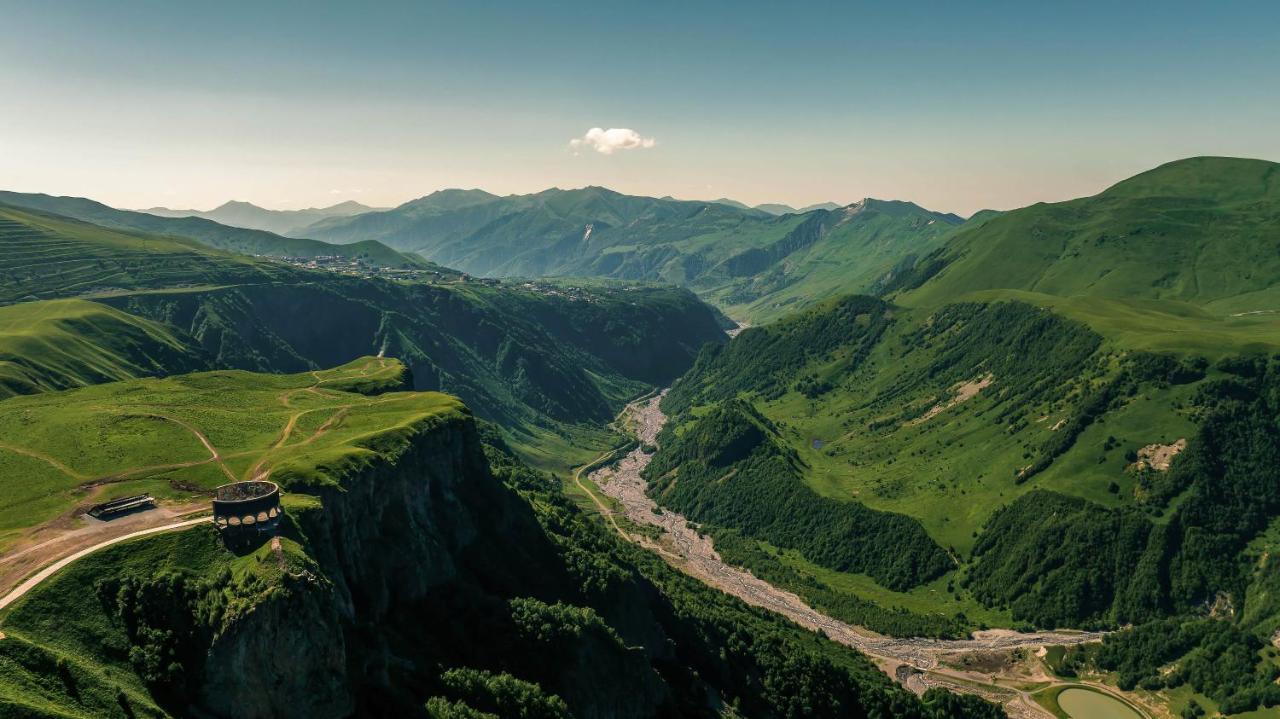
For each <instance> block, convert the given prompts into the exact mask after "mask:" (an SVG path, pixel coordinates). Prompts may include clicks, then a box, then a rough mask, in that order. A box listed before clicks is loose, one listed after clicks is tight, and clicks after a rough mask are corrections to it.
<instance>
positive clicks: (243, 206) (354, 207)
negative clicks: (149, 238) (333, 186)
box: [140, 200, 379, 237]
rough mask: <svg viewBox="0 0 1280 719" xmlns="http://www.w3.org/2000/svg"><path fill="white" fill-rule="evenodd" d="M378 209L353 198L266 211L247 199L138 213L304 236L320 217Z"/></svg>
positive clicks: (362, 212)
mask: <svg viewBox="0 0 1280 719" xmlns="http://www.w3.org/2000/svg"><path fill="white" fill-rule="evenodd" d="M378 210H379V208H376V207H369V206H367V205H362V204H360V203H359V202H356V201H354V200H347V201H346V202H340V203H338V204H336V205H332V206H330V207H310V208H307V209H305V210H268V209H266V208H263V207H258V206H257V205H254V204H252V203H249V202H240V201H237V200H232V201H230V202H226V203H224V204H222V205H219V206H217V207H215V208H213V209H212V210H207V211H201V210H171V209H169V208H167V207H151V208H148V209H145V210H140V212H145V213H147V214H149V215H158V216H160V217H203V218H204V219H206V220H213V221H214V222H217V223H220V224H223V225H230V226H232V227H244V228H247V229H250V230H266V231H267V232H272V233H275V234H277V235H289V236H299V237H301V236H305V235H302V234H299V233H302V232H304V231H305V229H306V227H307V226H309V225H311V224H313V223H316V222H319V221H320V220H323V219H326V218H329V217H352V216H354V215H360V214H364V213H366V212H376V211H378Z"/></svg>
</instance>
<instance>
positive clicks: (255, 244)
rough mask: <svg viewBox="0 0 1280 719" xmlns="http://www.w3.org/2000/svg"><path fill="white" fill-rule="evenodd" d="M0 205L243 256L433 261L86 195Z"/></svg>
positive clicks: (1, 197)
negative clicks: (136, 208) (135, 208)
mask: <svg viewBox="0 0 1280 719" xmlns="http://www.w3.org/2000/svg"><path fill="white" fill-rule="evenodd" d="M0 204H2V205H10V206H13V207H20V208H23V209H27V210H34V211H38V212H44V213H52V214H56V215H61V216H65V217H71V218H75V219H77V220H81V221H83V222H90V223H93V224H95V225H98V226H100V227H106V228H109V229H113V230H119V231H122V232H126V233H128V232H143V233H149V234H153V235H161V236H165V237H170V238H182V239H185V240H194V241H195V242H198V243H200V244H201V245H204V246H205V247H213V248H216V249H220V250H226V251H228V252H236V253H240V254H245V255H264V256H268V257H295V258H314V257H321V256H339V257H346V258H349V259H359V260H362V261H364V262H367V263H368V264H371V265H377V266H381V267H392V268H414V267H416V268H423V269H431V268H432V265H431V264H430V263H428V262H425V261H424V260H422V258H420V257H418V256H417V255H412V254H405V253H402V252H396V251H395V250H393V249H391V248H390V247H387V246H386V245H383V244H381V243H379V242H374V241H364V240H361V241H357V242H352V243H349V244H347V245H331V244H329V243H326V242H319V241H316V240H308V239H303V238H293V237H283V236H281V235H276V234H272V233H270V232H264V231H262V230H252V229H245V228H242V227H231V226H228V225H221V224H218V223H217V222H213V221H211V220H206V219H204V218H200V217H160V216H157V215H152V214H148V213H146V212H131V211H129V210H117V209H115V208H114V207H108V206H106V205H104V204H102V203H100V202H94V201H93V200H88V199H85V198H83V197H54V196H51V195H41V194H31V193H22V192H3V191H0Z"/></svg>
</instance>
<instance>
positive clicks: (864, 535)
mask: <svg viewBox="0 0 1280 719" xmlns="http://www.w3.org/2000/svg"><path fill="white" fill-rule="evenodd" d="M658 444H659V446H661V447H662V449H661V451H660V452H659V453H658V454H657V455H656V456H655V458H654V460H653V462H651V463H650V464H649V466H648V467H647V468H646V469H645V477H646V478H647V479H648V480H649V482H650V486H651V489H650V491H651V493H652V494H653V495H654V497H655V498H657V499H658V502H659V503H660V504H662V505H663V506H667V507H670V508H672V509H674V510H676V511H678V512H680V513H681V514H683V515H685V516H686V517H689V518H690V519H692V520H694V521H696V522H699V523H704V524H706V525H709V527H708V528H709V530H710V531H711V533H712V535H713V536H715V533H716V530H715V528H716V527H727V528H733V529H736V530H738V531H740V532H742V533H744V534H746V535H748V536H751V537H755V538H757V539H762V540H765V541H767V542H769V543H771V544H774V545H776V546H779V547H787V548H794V549H798V550H799V551H800V552H801V553H802V554H804V556H805V557H806V558H808V559H809V560H810V561H812V562H814V563H815V564H819V565H821V566H824V567H829V568H831V569H836V570H839V571H842V572H857V573H863V574H868V575H870V576H871V577H873V578H875V580H876V581H878V582H880V583H881V584H883V585H884V586H886V587H890V588H894V589H905V588H909V587H913V586H915V585H917V584H920V583H921V582H925V581H928V580H930V579H933V578H934V577H937V576H939V575H941V574H942V573H944V572H946V571H947V570H949V569H951V568H952V567H953V566H954V562H953V561H952V560H951V558H950V557H949V556H947V553H946V552H945V551H944V550H943V549H942V548H941V547H939V546H938V545H937V543H935V542H934V541H933V540H932V539H930V538H929V535H928V534H926V533H925V531H924V528H923V527H921V526H920V524H919V522H916V521H915V520H912V519H910V518H909V517H905V516H902V515H898V514H890V513H888V512H877V511H874V510H871V509H868V508H867V507H865V506H863V505H861V504H859V503H857V502H838V501H835V500H832V499H827V498H824V497H820V496H818V495H817V494H815V493H814V492H813V490H811V489H810V488H809V487H807V486H805V484H804V481H803V480H802V478H801V468H800V467H799V466H798V462H799V460H798V458H797V457H796V456H795V453H794V452H793V451H791V450H789V449H788V448H787V447H786V445H784V444H783V443H781V442H780V441H779V440H778V438H777V434H776V431H775V429H774V428H773V427H772V425H771V424H770V422H769V421H768V420H767V419H765V418H764V417H762V416H761V415H760V414H759V413H758V412H756V411H755V409H754V408H752V407H751V405H750V404H748V403H746V402H743V401H741V400H728V401H726V402H722V403H720V404H717V405H714V406H713V407H712V408H711V409H710V411H708V412H707V413H705V414H704V415H702V416H700V417H697V418H696V419H693V420H692V421H691V422H689V423H688V424H687V425H686V426H683V427H680V428H679V430H678V431H677V429H676V425H674V424H671V425H668V428H666V429H664V430H663V431H662V433H661V434H660V435H659V436H658Z"/></svg>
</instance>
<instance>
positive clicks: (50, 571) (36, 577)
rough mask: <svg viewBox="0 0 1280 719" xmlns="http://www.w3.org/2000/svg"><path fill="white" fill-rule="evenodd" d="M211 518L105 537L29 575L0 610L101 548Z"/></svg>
mask: <svg viewBox="0 0 1280 719" xmlns="http://www.w3.org/2000/svg"><path fill="white" fill-rule="evenodd" d="M211 519H212V518H211V517H200V518H199V519H187V520H184V521H181V522H174V523H172V524H165V525H162V526H159V527H150V528H148V529H140V530H138V531H136V532H130V533H129V534H122V535H120V536H118V537H112V538H110V539H105V540H103V541H101V542H98V543H97V544H94V545H91V546H89V547H86V548H84V549H81V550H80V551H78V552H76V553H75V554H70V555H68V556H66V557H63V558H62V559H59V560H58V561H56V562H54V563H53V564H50V565H49V566H47V567H45V568H44V569H41V570H40V571H38V572H36V573H35V574H33V575H31V577H29V578H28V579H27V580H26V581H24V582H23V583H22V584H19V585H18V586H17V587H14V589H13V591H11V592H9V593H8V594H6V595H5V596H4V597H3V598H0V610H3V609H4V608H5V607H8V606H9V605H10V604H13V603H14V602H16V601H18V600H19V599H21V598H22V596H23V595H25V594H26V593H27V592H29V591H31V590H32V589H34V588H35V587H36V586H38V585H39V584H40V583H41V582H43V581H44V580H46V579H48V578H49V577H52V576H53V575H54V574H57V573H58V570H60V569H62V568H63V567H65V566H67V565H68V564H71V563H72V562H74V561H76V560H77V559H80V558H81V557H85V556H87V555H90V554H93V553H94V552H96V551H98V550H99V549H104V548H106V547H110V546H111V545H113V544H119V543H120V542H126V541H128V540H130V539H137V538H138V537H145V536H147V535H148V534H157V533H159V532H171V531H173V530H175V529H185V528H187V527H190V526H193V525H196V524H201V523H203V522H208V521H210V520H211Z"/></svg>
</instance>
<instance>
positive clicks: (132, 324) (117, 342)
mask: <svg viewBox="0 0 1280 719" xmlns="http://www.w3.org/2000/svg"><path fill="white" fill-rule="evenodd" d="M206 367H208V359H207V358H206V357H205V356H204V355H203V354H202V353H201V352H199V351H198V350H197V349H196V348H195V347H194V346H193V345H192V343H191V342H190V338H187V337H185V336H182V335H181V334H180V333H179V332H177V331H175V329H174V328H172V327H169V326H166V325H162V324H159V323H156V322H151V321H148V320H144V319H142V318H141V317H136V316H133V315H129V314H125V313H124V312H120V311H119V310H114V309H112V308H110V307H107V306H106V305H102V304H98V303H96V302H86V301H83V300H51V301H48V302H26V303H22V304H17V305H10V306H8V307H0V398H4V397H8V396H11V395H15V394H31V393H34V392H47V391H52V390H59V389H68V388H71V387H79V386H84V385H90V384H99V383H101V382H111V381H115V380H122V379H130V378H134V377H142V376H147V375H164V374H180V373H183V372H189V371H192V370H196V369H204V368H206Z"/></svg>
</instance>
